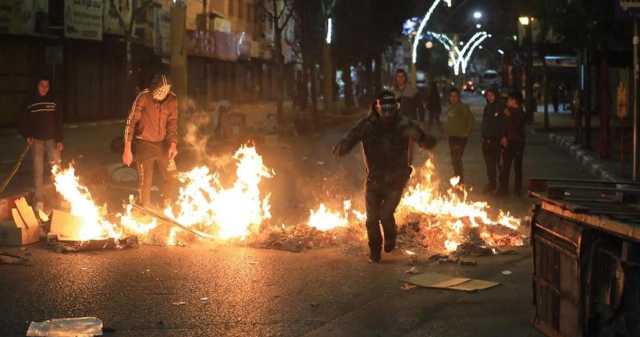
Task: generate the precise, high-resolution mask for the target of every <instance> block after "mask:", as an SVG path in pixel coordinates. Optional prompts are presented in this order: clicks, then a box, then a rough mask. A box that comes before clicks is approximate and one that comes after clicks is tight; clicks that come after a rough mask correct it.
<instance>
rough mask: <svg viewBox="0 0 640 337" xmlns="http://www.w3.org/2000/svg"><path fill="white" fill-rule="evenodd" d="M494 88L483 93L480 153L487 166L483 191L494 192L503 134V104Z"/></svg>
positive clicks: (496, 186) (496, 185)
mask: <svg viewBox="0 0 640 337" xmlns="http://www.w3.org/2000/svg"><path fill="white" fill-rule="evenodd" d="M497 96H498V93H497V91H496V90H495V89H488V90H487V91H486V93H485V98H486V100H487V105H485V107H484V112H483V113H482V155H483V157H484V162H485V164H486V166H487V179H488V180H489V182H488V183H487V186H486V187H485V188H484V193H495V192H496V189H497V188H498V184H497V182H498V181H497V177H498V175H497V172H498V170H499V167H500V139H501V138H502V136H503V135H504V128H505V125H504V114H503V113H504V104H503V103H502V102H500V101H499V100H498V97H497Z"/></svg>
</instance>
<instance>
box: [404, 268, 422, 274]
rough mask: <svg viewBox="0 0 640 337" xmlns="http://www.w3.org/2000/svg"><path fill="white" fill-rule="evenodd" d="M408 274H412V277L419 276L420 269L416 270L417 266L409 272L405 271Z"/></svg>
mask: <svg viewBox="0 0 640 337" xmlns="http://www.w3.org/2000/svg"><path fill="white" fill-rule="evenodd" d="M405 273H406V274H411V275H415V274H418V273H419V271H418V268H416V267H415V266H413V267H411V268H409V269H408V270H407V271H405Z"/></svg>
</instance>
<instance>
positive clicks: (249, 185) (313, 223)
mask: <svg viewBox="0 0 640 337" xmlns="http://www.w3.org/2000/svg"><path fill="white" fill-rule="evenodd" d="M233 159H234V160H235V164H236V167H235V177H233V178H234V179H233V180H231V182H230V183H223V179H221V177H220V174H219V173H218V172H214V171H211V170H210V169H209V168H208V167H206V166H200V167H196V168H194V169H192V170H190V171H187V172H181V173H179V175H178V177H179V180H180V183H181V188H180V192H179V195H178V198H177V200H176V202H175V203H174V204H173V205H170V206H168V207H167V208H166V209H165V210H164V214H165V216H167V217H168V218H170V219H173V220H175V222H177V223H178V224H180V226H181V227H182V229H180V228H178V227H171V228H168V232H167V233H166V234H165V235H166V238H163V240H166V241H167V244H169V245H176V244H178V242H181V241H179V240H181V239H179V238H178V237H179V236H180V235H182V234H185V233H188V232H189V231H196V232H198V233H202V234H203V235H208V236H211V238H214V239H219V240H233V239H240V240H242V239H245V238H247V237H249V236H251V237H259V235H258V234H260V233H261V232H267V231H268V229H269V228H278V229H279V231H281V232H284V231H285V228H289V226H285V225H282V226H279V227H278V226H275V227H273V226H272V227H269V224H268V222H269V220H270V219H271V217H272V216H271V205H270V201H269V200H270V194H269V193H266V192H264V191H262V190H261V183H262V182H263V179H269V178H272V177H273V176H274V175H275V173H274V172H273V170H271V169H269V168H268V167H266V166H265V164H264V161H263V158H262V157H261V156H260V155H259V154H258V152H257V151H256V149H255V147H253V146H242V147H240V149H238V150H237V151H236V153H235V154H234V156H233ZM75 173H76V172H75V170H74V168H73V166H70V167H69V168H67V169H62V168H60V167H58V166H56V167H54V169H53V174H54V177H55V186H56V189H57V191H58V192H59V193H60V194H61V195H62V196H63V197H64V198H65V200H67V201H68V202H69V203H70V204H71V214H72V215H74V216H76V217H79V218H81V219H82V226H81V227H80V229H79V231H80V233H78V234H79V237H81V238H82V240H92V239H102V238H114V239H119V238H122V237H123V236H124V234H129V233H133V234H138V235H146V234H149V233H150V232H151V231H153V230H154V229H156V228H157V227H158V220H157V219H154V218H152V217H148V218H142V217H140V216H137V215H135V214H134V211H133V210H134V207H133V200H132V199H131V200H130V201H129V204H127V205H125V209H124V214H122V215H118V220H119V221H118V222H117V223H112V222H110V221H109V220H107V219H106V217H105V212H104V209H103V208H101V207H98V206H97V205H96V203H95V202H94V200H93V199H92V196H91V194H90V193H89V190H88V189H87V188H86V187H85V186H82V185H81V184H80V183H79V180H78V178H77V177H76V174H75ZM434 173H435V166H434V164H433V162H432V161H431V160H428V161H427V162H426V163H425V165H424V166H422V167H420V168H419V169H418V170H416V171H415V173H414V175H413V176H412V178H411V181H410V184H409V187H408V188H407V190H406V191H405V194H404V196H403V198H402V200H401V202H400V204H399V207H398V212H397V214H398V215H399V219H400V220H401V221H400V222H405V223H406V222H407V221H406V220H410V219H414V220H415V219H416V217H417V218H418V220H419V223H420V226H421V227H420V228H421V230H420V232H423V233H428V235H425V236H424V237H423V238H422V237H421V238H419V239H418V240H423V239H424V240H429V242H425V243H426V244H427V245H428V246H429V247H432V248H433V249H436V250H438V249H440V250H444V251H447V252H453V251H456V250H457V249H458V248H459V247H460V245H461V244H463V243H466V242H469V240H470V239H471V238H474V239H478V240H480V241H482V242H483V245H486V246H488V247H499V246H518V245H522V244H523V240H522V237H521V236H519V235H517V232H516V231H517V229H518V227H519V225H520V220H519V219H517V218H515V217H513V216H511V215H510V214H509V213H505V212H502V211H499V212H498V214H497V215H496V216H493V217H492V216H491V215H490V206H489V204H488V203H486V202H477V201H471V200H469V199H468V196H469V193H468V191H467V190H466V189H465V188H464V187H463V186H461V185H460V179H459V178H458V177H454V178H452V179H450V180H449V186H448V187H447V189H446V190H444V191H443V190H441V189H440V186H439V182H438V181H437V179H436V178H435V177H436V176H435V174H434ZM224 181H226V180H224ZM327 205H331V203H320V204H319V206H318V207H317V208H315V209H311V210H310V211H309V217H308V220H307V222H306V226H308V227H311V228H315V229H317V230H318V231H322V232H330V231H334V230H335V231H338V230H340V229H344V228H347V229H349V231H351V230H352V229H354V228H357V229H363V228H364V226H363V225H362V223H363V222H364V221H365V220H366V215H365V213H364V212H362V211H359V210H357V209H355V208H354V207H352V204H351V201H350V200H345V201H344V202H343V204H342V208H335V209H332V208H330V207H329V206H327ZM356 226H357V227H356ZM280 227H282V228H280ZM422 229H424V231H422ZM361 233H362V238H363V239H365V238H366V235H365V234H364V233H365V232H364V231H363V230H362V231H361ZM430 233H435V234H434V237H433V238H432V237H429V235H431V234H430ZM514 233H515V234H514ZM332 234H333V233H332ZM199 236H202V235H199ZM405 252H406V254H409V255H412V254H415V253H414V252H413V251H409V250H406V251H405Z"/></svg>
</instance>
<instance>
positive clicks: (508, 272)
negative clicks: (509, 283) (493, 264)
mask: <svg viewBox="0 0 640 337" xmlns="http://www.w3.org/2000/svg"><path fill="white" fill-rule="evenodd" d="M511 274H513V272H511V270H503V271H502V275H507V276H508V275H511Z"/></svg>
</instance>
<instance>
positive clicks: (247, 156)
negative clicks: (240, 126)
mask: <svg viewBox="0 0 640 337" xmlns="http://www.w3.org/2000/svg"><path fill="white" fill-rule="evenodd" d="M234 159H235V160H236V161H237V168H236V180H235V182H234V184H233V186H232V187H230V188H224V187H223V186H222V183H221V182H220V177H219V175H218V174H217V173H211V172H210V170H209V168H207V167H204V166H203V167H196V168H195V169H193V170H191V171H189V172H186V173H182V174H180V176H179V179H180V181H181V182H182V184H183V186H182V187H181V188H180V193H179V197H178V201H177V205H176V207H175V208H176V209H177V211H175V212H174V209H173V208H172V207H168V208H166V209H165V214H166V215H167V216H169V217H171V218H173V219H175V220H176V221H177V222H178V223H180V224H182V225H183V226H186V227H193V226H199V227H205V228H210V229H213V231H214V232H215V234H216V236H217V237H218V238H220V239H223V240H226V239H235V238H239V239H244V238H246V237H247V236H248V235H249V234H250V233H251V232H252V231H257V230H258V229H259V226H260V225H261V224H262V223H263V222H264V221H265V220H268V219H270V218H271V212H270V208H271V206H270V203H269V198H270V195H269V194H267V195H266V196H264V197H262V195H261V193H260V188H259V185H260V182H261V181H262V179H263V178H271V177H273V175H274V173H273V171H272V170H270V169H269V168H267V167H266V166H264V163H263V160H262V157H261V156H260V155H259V154H258V153H257V152H256V149H255V147H250V146H242V147H241V148H240V149H239V150H238V151H237V152H236V153H235V155H234Z"/></svg>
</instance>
